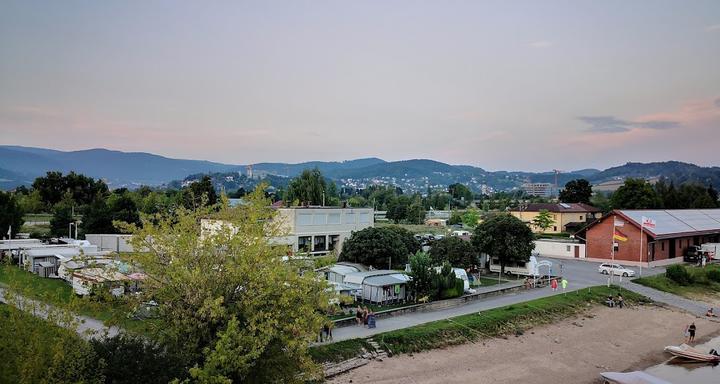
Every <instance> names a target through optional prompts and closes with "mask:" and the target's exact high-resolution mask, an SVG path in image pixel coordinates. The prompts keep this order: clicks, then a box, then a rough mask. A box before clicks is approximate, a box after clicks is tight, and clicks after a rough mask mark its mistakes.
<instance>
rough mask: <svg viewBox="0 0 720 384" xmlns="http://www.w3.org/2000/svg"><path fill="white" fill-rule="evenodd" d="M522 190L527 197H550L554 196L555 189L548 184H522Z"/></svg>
mask: <svg viewBox="0 0 720 384" xmlns="http://www.w3.org/2000/svg"><path fill="white" fill-rule="evenodd" d="M522 190H523V192H525V194H526V195H528V196H538V197H551V196H553V195H554V194H555V188H554V186H553V185H552V184H550V183H524V184H523V185H522Z"/></svg>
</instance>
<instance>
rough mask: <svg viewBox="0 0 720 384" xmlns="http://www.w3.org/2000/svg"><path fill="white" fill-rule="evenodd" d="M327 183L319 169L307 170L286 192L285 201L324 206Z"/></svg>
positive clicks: (292, 182)
mask: <svg viewBox="0 0 720 384" xmlns="http://www.w3.org/2000/svg"><path fill="white" fill-rule="evenodd" d="M326 190H327V183H326V182H325V178H324V177H323V175H322V173H321V172H320V170H319V169H317V168H315V169H306V170H304V171H303V172H302V173H301V174H300V176H298V177H296V178H294V179H292V181H290V184H289V185H288V188H287V191H286V192H285V200H286V201H288V202H295V201H297V202H298V203H299V204H308V205H322V204H323V194H324V193H325V191H326Z"/></svg>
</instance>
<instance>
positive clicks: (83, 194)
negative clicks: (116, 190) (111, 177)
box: [32, 171, 108, 209]
mask: <svg viewBox="0 0 720 384" xmlns="http://www.w3.org/2000/svg"><path fill="white" fill-rule="evenodd" d="M32 186H33V190H36V191H38V193H39V195H40V198H41V199H42V201H43V203H44V204H45V207H46V209H52V208H53V207H54V206H55V204H57V203H59V202H60V201H61V200H62V199H63V198H64V196H65V194H66V193H70V196H71V198H72V199H73V201H74V202H75V203H76V204H77V205H78V206H79V205H86V204H90V203H91V202H92V201H93V200H94V199H95V198H96V197H97V196H103V195H107V193H108V187H107V185H106V184H105V183H104V182H103V181H102V180H95V179H93V178H91V177H87V176H85V175H81V174H77V173H75V172H70V173H68V174H67V175H65V176H63V174H62V172H55V171H53V172H47V174H46V175H45V176H43V177H38V178H37V179H35V181H34V182H33V185H32Z"/></svg>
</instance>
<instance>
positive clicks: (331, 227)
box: [201, 207, 374, 256]
mask: <svg viewBox="0 0 720 384" xmlns="http://www.w3.org/2000/svg"><path fill="white" fill-rule="evenodd" d="M373 217H374V211H373V209H372V208H338V207H293V208H278V213H277V217H276V220H280V227H281V229H282V232H283V234H284V236H282V237H278V238H273V239H271V241H272V242H273V243H275V244H285V245H287V246H288V247H289V248H290V249H289V253H291V254H292V255H296V254H306V253H307V254H310V255H313V256H321V255H325V254H327V253H330V252H333V251H336V252H338V253H339V252H340V251H341V250H342V245H343V243H344V242H345V240H346V239H347V238H348V237H350V235H351V234H352V232H354V231H360V230H363V229H365V228H369V227H372V226H373V224H374V222H373ZM222 225H223V221H222V220H215V219H203V220H202V222H201V226H202V231H203V233H208V232H209V233H213V232H215V231H217V230H219V229H220V228H221V227H222Z"/></svg>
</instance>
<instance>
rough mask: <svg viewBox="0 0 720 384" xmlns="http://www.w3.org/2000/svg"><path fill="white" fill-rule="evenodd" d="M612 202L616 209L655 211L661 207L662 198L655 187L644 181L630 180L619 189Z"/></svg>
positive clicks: (611, 198)
mask: <svg viewBox="0 0 720 384" xmlns="http://www.w3.org/2000/svg"><path fill="white" fill-rule="evenodd" d="M610 202H611V203H612V207H613V208H614V209H653V208H657V207H659V206H660V204H661V202H660V198H658V195H657V193H656V192H655V190H654V189H653V187H652V186H651V185H650V184H648V183H647V182H646V181H645V180H643V179H633V178H628V179H626V180H625V183H624V184H623V185H622V186H621V187H620V188H618V190H617V191H615V193H613V195H612V197H610Z"/></svg>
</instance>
